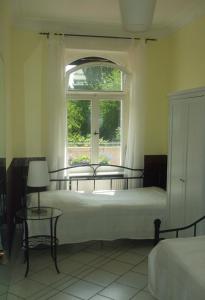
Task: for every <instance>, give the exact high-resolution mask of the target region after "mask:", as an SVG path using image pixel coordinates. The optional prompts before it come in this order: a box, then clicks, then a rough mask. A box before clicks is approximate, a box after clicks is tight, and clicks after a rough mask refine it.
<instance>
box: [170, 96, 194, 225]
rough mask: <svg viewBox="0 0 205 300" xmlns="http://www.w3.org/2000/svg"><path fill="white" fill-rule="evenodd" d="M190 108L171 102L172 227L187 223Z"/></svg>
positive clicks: (177, 102) (183, 103)
mask: <svg viewBox="0 0 205 300" xmlns="http://www.w3.org/2000/svg"><path fill="white" fill-rule="evenodd" d="M188 108H189V107H188V104H187V102H186V101H184V100H176V101H175V100H173V101H171V105H170V143H169V173H168V175H169V179H168V187H169V189H168V198H169V209H170V220H169V223H170V226H171V227H177V226H181V225H183V224H184V221H185V186H186V184H185V181H186V178H185V174H186V145H187V123H188Z"/></svg>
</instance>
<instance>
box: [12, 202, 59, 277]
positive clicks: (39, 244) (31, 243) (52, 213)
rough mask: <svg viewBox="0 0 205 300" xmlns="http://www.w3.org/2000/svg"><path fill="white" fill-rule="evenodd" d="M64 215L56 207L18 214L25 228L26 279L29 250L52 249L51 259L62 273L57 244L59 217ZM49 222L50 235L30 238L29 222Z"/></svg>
mask: <svg viewBox="0 0 205 300" xmlns="http://www.w3.org/2000/svg"><path fill="white" fill-rule="evenodd" d="M61 215H62V211H61V210H60V209H58V208H54V207H41V210H40V211H39V210H38V207H30V208H22V209H20V210H18V211H17V212H16V218H17V219H20V220H21V221H22V222H23V226H24V240H23V244H24V249H25V260H26V272H25V277H26V276H27V275H28V272H29V266H30V260H29V249H31V248H32V249H45V248H47V247H50V250H51V257H52V259H53V261H54V264H55V268H56V271H57V272H58V273H60V271H59V269H58V265H57V244H58V239H57V237H56V229H57V222H58V219H59V217H60V216H61ZM42 220H48V222H49V224H50V233H49V235H33V236H29V229H28V228H29V226H28V222H29V221H39V222H40V221H42Z"/></svg>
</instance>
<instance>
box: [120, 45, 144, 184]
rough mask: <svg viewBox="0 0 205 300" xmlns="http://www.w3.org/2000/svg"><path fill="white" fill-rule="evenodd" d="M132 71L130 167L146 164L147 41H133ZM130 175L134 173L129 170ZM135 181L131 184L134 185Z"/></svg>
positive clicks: (127, 150) (128, 147)
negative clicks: (145, 97) (145, 93)
mask: <svg viewBox="0 0 205 300" xmlns="http://www.w3.org/2000/svg"><path fill="white" fill-rule="evenodd" d="M129 64H130V66H129V69H130V73H131V78H130V89H129V98H130V99H129V100H130V101H129V124H128V136H127V149H126V155H125V165H126V166H127V167H130V168H143V166H144V103H145V101H144V96H145V95H144V92H145V82H144V81H145V69H146V64H145V41H144V40H140V41H136V40H133V41H132V45H131V47H130V50H129ZM129 175H134V174H133V173H132V172H129ZM134 186H135V183H134V182H133V183H132V184H131V187H134Z"/></svg>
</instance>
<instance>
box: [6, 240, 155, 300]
mask: <svg viewBox="0 0 205 300" xmlns="http://www.w3.org/2000/svg"><path fill="white" fill-rule="evenodd" d="M151 248H152V243H151V242H148V241H135V242H133V241H114V242H103V243H100V242H90V243H84V244H80V245H65V246H59V249H58V266H59V269H60V274H57V272H56V270H55V268H54V264H53V262H52V260H51V258H50V253H49V252H48V251H47V250H42V251H32V252H31V266H30V271H29V274H28V276H27V278H26V279H25V278H24V272H25V264H24V263H23V255H22V252H19V254H18V255H17V256H16V257H15V260H13V263H12V272H11V273H12V276H11V280H10V285H9V287H8V286H6V284H3V283H2V284H0V299H2V300H4V299H8V300H15V299H18V300H22V299H30V300H43V299H52V300H80V299H81V300H86V299H90V300H128V299H132V300H152V299H154V298H153V297H152V296H151V295H150V294H149V291H148V289H147V256H148V254H149V252H150V250H151ZM6 288H8V289H9V293H8V295H7V296H6V294H5V289H6Z"/></svg>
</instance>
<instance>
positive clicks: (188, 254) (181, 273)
mask: <svg viewBox="0 0 205 300" xmlns="http://www.w3.org/2000/svg"><path fill="white" fill-rule="evenodd" d="M204 220H205V216H204V217H202V218H200V219H199V220H197V221H196V222H194V223H193V224H190V225H189V226H186V227H182V228H175V229H168V230H161V231H160V230H159V234H162V233H163V234H164V233H170V232H176V236H178V234H179V233H180V232H181V231H185V230H187V229H189V228H191V227H193V232H194V237H185V238H173V239H165V240H162V241H160V243H158V244H157V246H156V247H155V248H154V249H153V250H152V251H151V253H150V255H149V257H148V287H149V290H150V292H151V293H152V295H153V296H154V297H156V299H158V300H164V299H166V300H193V299H197V300H204V299H205V235H202V236H196V225H198V223H201V222H202V221H204Z"/></svg>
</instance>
